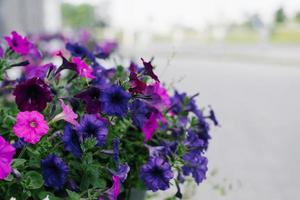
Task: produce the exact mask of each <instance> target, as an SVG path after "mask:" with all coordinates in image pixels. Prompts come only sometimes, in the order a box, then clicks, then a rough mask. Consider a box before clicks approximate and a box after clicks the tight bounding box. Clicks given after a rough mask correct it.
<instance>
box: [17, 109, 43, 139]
mask: <svg viewBox="0 0 300 200" xmlns="http://www.w3.org/2000/svg"><path fill="white" fill-rule="evenodd" d="M48 130H49V127H48V124H47V122H46V121H45V120H44V116H43V115H42V114H40V113H39V112H37V111H32V112H29V111H25V112H19V113H18V115H17V118H16V123H15V125H14V127H13V132H14V134H15V135H16V136H18V137H19V138H23V139H24V141H25V142H28V143H31V144H36V143H37V142H39V141H40V139H41V137H42V136H43V135H45V134H47V133H48Z"/></svg>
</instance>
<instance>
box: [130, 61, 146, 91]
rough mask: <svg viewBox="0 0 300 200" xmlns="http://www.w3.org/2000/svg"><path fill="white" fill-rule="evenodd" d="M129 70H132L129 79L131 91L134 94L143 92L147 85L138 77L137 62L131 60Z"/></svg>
mask: <svg viewBox="0 0 300 200" xmlns="http://www.w3.org/2000/svg"><path fill="white" fill-rule="evenodd" d="M129 70H130V75H129V81H130V86H131V88H130V89H129V92H131V93H132V94H143V93H144V91H145V89H146V87H147V85H146V83H144V82H143V81H141V80H140V79H139V78H138V74H137V66H136V64H135V63H133V62H131V63H130V66H129Z"/></svg>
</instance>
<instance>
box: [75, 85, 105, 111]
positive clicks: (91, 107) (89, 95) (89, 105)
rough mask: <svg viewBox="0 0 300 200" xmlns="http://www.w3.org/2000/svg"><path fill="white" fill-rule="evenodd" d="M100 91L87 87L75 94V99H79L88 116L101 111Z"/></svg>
mask: <svg viewBox="0 0 300 200" xmlns="http://www.w3.org/2000/svg"><path fill="white" fill-rule="evenodd" d="M100 95H101V90H100V89H99V88H97V87H89V88H88V89H86V90H85V91H83V92H81V93H79V94H76V95H75V97H76V98H79V99H80V100H81V101H82V102H83V103H84V104H85V109H86V112H87V113H88V114H96V113H99V112H100V111H101V103H100Z"/></svg>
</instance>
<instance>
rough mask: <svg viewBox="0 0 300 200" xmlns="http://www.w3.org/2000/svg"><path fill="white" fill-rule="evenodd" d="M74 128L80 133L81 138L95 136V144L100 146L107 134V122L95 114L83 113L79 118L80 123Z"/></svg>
mask: <svg viewBox="0 0 300 200" xmlns="http://www.w3.org/2000/svg"><path fill="white" fill-rule="evenodd" d="M76 129H77V131H78V132H79V133H80V134H81V135H82V137H83V139H86V138H91V137H92V138H95V139H96V140H97V146H102V145H104V144H105V142H106V137H107V134H108V129H107V122H106V121H105V120H104V119H101V118H98V117H97V116H96V115H84V116H83V117H82V118H81V121H80V125H79V126H77V127H76Z"/></svg>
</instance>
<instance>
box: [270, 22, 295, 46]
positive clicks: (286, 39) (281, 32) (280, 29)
mask: <svg viewBox="0 0 300 200" xmlns="http://www.w3.org/2000/svg"><path fill="white" fill-rule="evenodd" d="M271 42H274V43H300V26H296V25H294V26H293V25H291V26H287V25H282V26H277V27H276V28H275V29H274V31H273V32H272V34H271Z"/></svg>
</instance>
